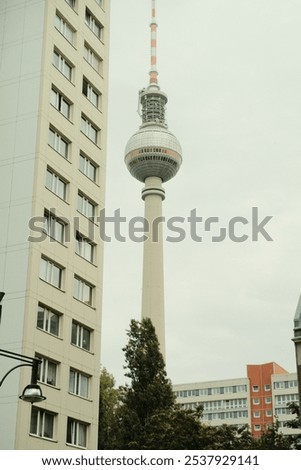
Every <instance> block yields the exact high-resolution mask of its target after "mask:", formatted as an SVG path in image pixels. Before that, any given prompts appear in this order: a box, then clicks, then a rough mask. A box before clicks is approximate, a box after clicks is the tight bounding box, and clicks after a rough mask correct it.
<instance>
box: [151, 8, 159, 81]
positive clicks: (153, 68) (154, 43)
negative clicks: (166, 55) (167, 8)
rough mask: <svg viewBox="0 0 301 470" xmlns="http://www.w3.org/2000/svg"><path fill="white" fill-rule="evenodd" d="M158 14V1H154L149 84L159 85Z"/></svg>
mask: <svg viewBox="0 0 301 470" xmlns="http://www.w3.org/2000/svg"><path fill="white" fill-rule="evenodd" d="M157 28H158V24H157V12H156V0H152V18H151V23H150V29H151V64H150V65H151V66H150V72H149V83H150V85H152V84H156V85H157V84H158V70H157Z"/></svg>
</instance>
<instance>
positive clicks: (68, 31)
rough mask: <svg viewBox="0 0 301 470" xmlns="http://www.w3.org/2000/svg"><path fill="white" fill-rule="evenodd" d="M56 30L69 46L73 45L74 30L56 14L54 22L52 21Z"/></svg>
mask: <svg viewBox="0 0 301 470" xmlns="http://www.w3.org/2000/svg"><path fill="white" fill-rule="evenodd" d="M54 24H55V27H56V29H57V30H58V31H59V32H60V33H61V34H62V35H63V36H64V38H66V39H67V41H69V42H70V43H71V44H73V39H74V29H73V28H72V27H71V26H70V24H69V23H67V21H66V20H64V19H63V18H62V17H61V15H60V14H59V13H58V12H56V15H55V21H54Z"/></svg>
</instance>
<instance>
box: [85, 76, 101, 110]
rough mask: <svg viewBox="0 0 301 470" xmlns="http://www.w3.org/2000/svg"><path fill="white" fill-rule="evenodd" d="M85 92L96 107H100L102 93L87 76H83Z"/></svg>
mask: <svg viewBox="0 0 301 470" xmlns="http://www.w3.org/2000/svg"><path fill="white" fill-rule="evenodd" d="M82 91H83V94H84V95H85V96H86V97H87V98H88V100H89V101H91V103H92V104H94V106H96V108H98V107H99V101H100V93H99V92H98V91H96V89H95V88H94V87H93V86H92V85H91V83H89V82H88V80H86V79H85V78H83V90H82Z"/></svg>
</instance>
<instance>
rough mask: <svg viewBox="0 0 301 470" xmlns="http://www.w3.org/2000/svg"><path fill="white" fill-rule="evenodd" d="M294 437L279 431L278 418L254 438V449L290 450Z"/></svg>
mask: <svg viewBox="0 0 301 470" xmlns="http://www.w3.org/2000/svg"><path fill="white" fill-rule="evenodd" d="M291 448H292V437H291V436H285V435H284V434H283V433H282V432H280V431H279V421H278V420H276V422H275V423H273V425H271V426H270V427H269V428H268V429H267V430H266V431H265V432H263V433H262V435H261V436H260V437H259V438H258V439H255V440H254V447H253V449H256V450H257V449H258V450H290V449H291Z"/></svg>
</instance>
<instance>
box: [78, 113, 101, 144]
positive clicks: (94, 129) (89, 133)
mask: <svg viewBox="0 0 301 470" xmlns="http://www.w3.org/2000/svg"><path fill="white" fill-rule="evenodd" d="M80 131H81V132H82V133H83V134H84V135H85V136H86V137H87V138H88V139H89V140H91V142H93V144H95V145H97V146H98V143H99V136H100V128H99V127H98V126H96V124H94V122H93V121H91V120H90V119H89V118H88V117H87V116H85V115H84V114H82V115H81V119H80ZM93 133H94V136H93Z"/></svg>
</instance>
